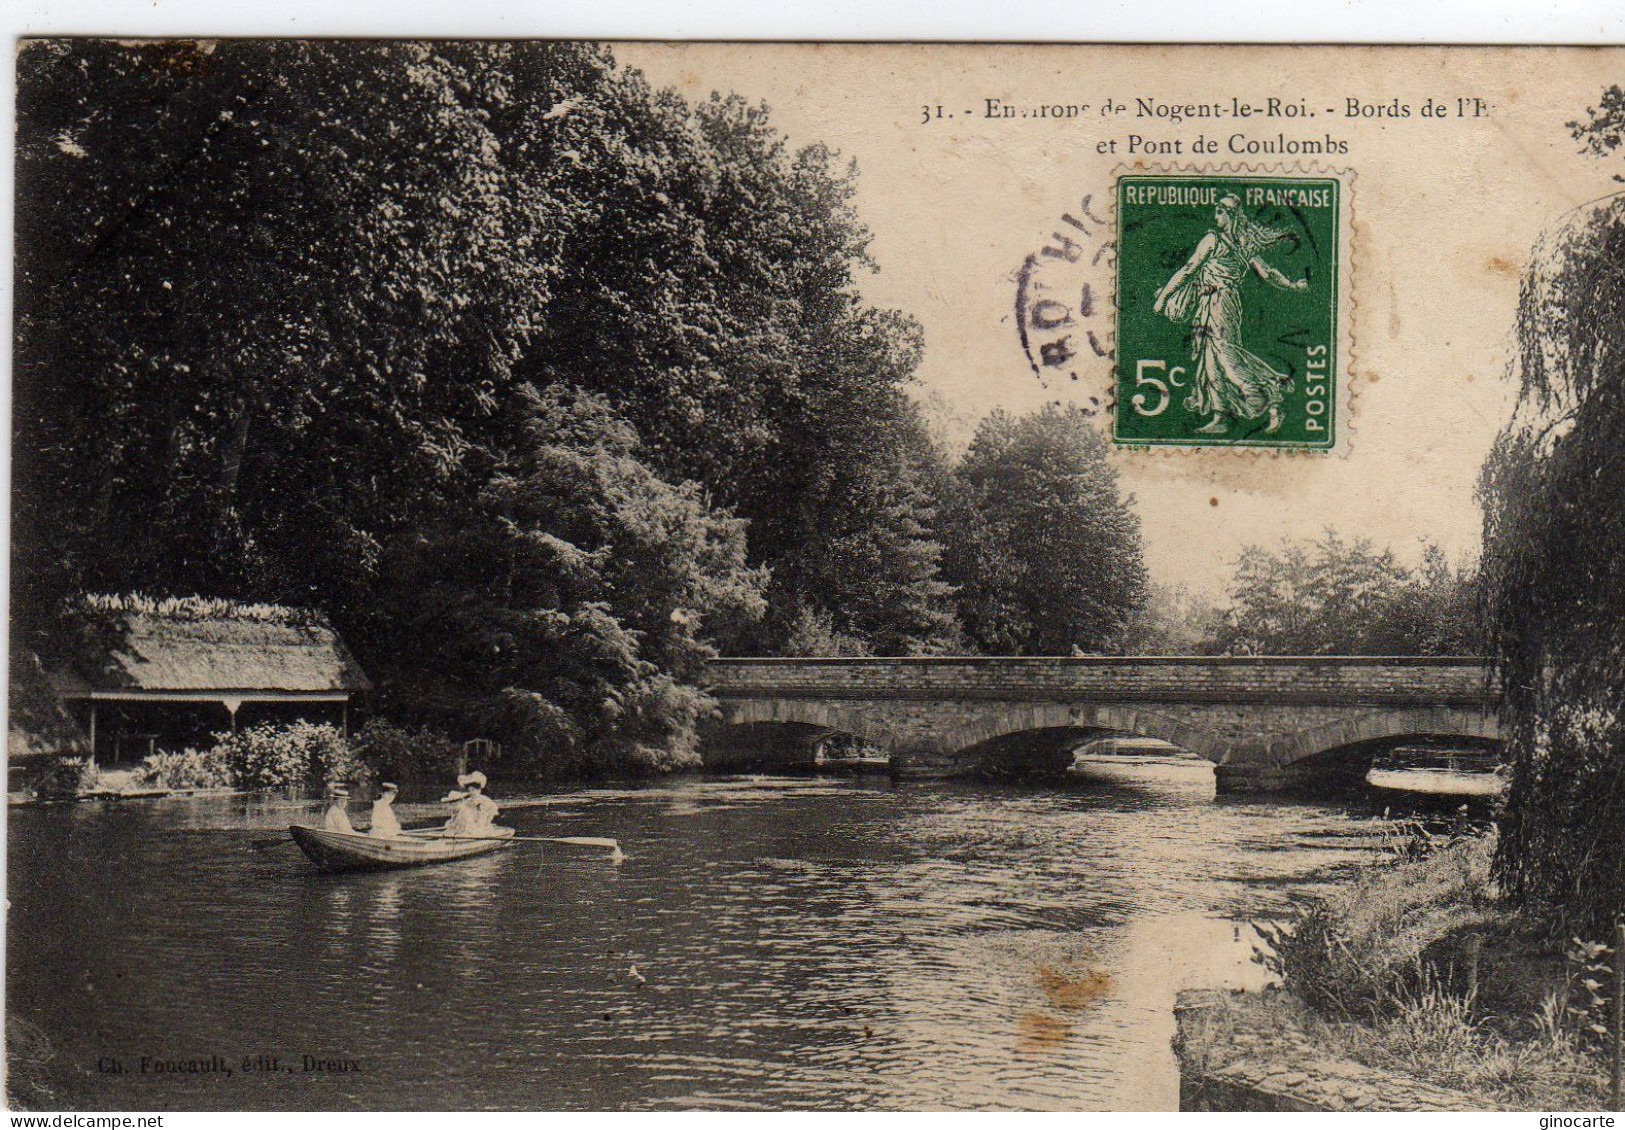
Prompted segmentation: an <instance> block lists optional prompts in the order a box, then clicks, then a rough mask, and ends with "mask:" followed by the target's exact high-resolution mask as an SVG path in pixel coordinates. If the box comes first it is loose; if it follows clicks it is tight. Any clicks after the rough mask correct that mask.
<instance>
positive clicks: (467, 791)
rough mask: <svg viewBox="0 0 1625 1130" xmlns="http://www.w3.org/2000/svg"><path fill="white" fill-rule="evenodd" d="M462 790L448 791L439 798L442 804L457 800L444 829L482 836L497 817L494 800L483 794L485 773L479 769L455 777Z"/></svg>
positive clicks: (452, 833)
mask: <svg viewBox="0 0 1625 1130" xmlns="http://www.w3.org/2000/svg"><path fill="white" fill-rule="evenodd" d="M457 784H458V785H459V786H461V788H462V790H463V791H462V792H456V791H453V792H449V793H447V794H446V795H445V796H443V797H441V798H440V801H441V803H442V804H446V803H449V802H451V801H456V802H457V809H456V811H455V812H453V813H452V814H451V819H450V820H447V821H446V831H447V832H448V833H449V834H451V835H454V836H483V835H486V834H488V833H489V832H490V830H491V824H492V822H493V821H494V820H496V818H497V812H498V811H499V809H498V808H497V804H496V801H494V800H492V799H491V798H490V797H488V796H486V795H485V774H484V773H481V772H480V771H479V770H477V769H476V770H475V771H474V772H472V773H464V774H463V775H462V776H460V777H458V778H457Z"/></svg>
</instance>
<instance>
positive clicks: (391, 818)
mask: <svg viewBox="0 0 1625 1130" xmlns="http://www.w3.org/2000/svg"><path fill="white" fill-rule="evenodd" d="M378 789H379V793H378V799H377V800H375V801H373V802H372V827H371V829H369V830H368V833H367V834H368V835H372V836H378V837H379V838H380V839H385V840H393V839H394V838H395V837H396V836H398V835H400V834H401V822H400V821H399V820H397V819H396V818H395V797H396V795H397V794H398V793H399V792H400V789H399V788H398V787H396V786H395V785H394V784H392V783H390V782H389V781H385V782H384V783H383V784H381V785H379V786H378Z"/></svg>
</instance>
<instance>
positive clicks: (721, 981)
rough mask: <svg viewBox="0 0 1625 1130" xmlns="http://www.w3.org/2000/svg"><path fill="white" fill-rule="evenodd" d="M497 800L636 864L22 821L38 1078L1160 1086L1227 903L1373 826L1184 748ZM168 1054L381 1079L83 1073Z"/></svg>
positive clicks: (214, 807) (1345, 858) (1018, 1102)
mask: <svg viewBox="0 0 1625 1130" xmlns="http://www.w3.org/2000/svg"><path fill="white" fill-rule="evenodd" d="M499 799H500V801H501V803H502V804H503V807H504V811H505V816H504V819H505V821H507V822H510V823H512V824H514V825H515V826H516V827H518V828H519V829H520V830H521V832H522V833H530V834H545V835H613V836H616V837H618V838H619V839H620V840H621V841H622V843H623V844H624V845H625V847H626V850H627V853H628V858H627V859H626V861H625V863H624V864H622V865H621V866H620V867H613V866H611V865H610V864H609V863H608V862H607V860H606V859H605V858H604V855H603V853H602V852H599V851H594V850H592V849H581V848H573V847H567V846H563V845H551V844H550V845H537V844H525V845H519V844H516V845H514V846H512V847H510V848H508V849H505V850H503V851H500V852H497V853H494V854H491V855H485V856H480V857H477V858H474V859H470V860H466V861H463V862H460V863H457V864H452V865H447V866H444V867H437V868H425V869H422V870H416V871H408V872H394V873H384V874H364V875H337V876H335V875H325V874H322V873H319V872H316V871H315V870H313V869H312V868H310V867H309V866H308V865H307V864H306V862H305V861H304V859H303V857H301V856H299V855H298V853H297V852H296V851H294V850H292V849H291V848H283V847H280V846H272V847H264V848H262V847H259V846H256V844H257V843H259V842H261V841H266V840H267V839H271V840H273V841H274V840H275V839H276V837H272V836H268V831H267V830H275V829H277V828H279V827H280V826H281V825H284V824H286V823H288V822H290V821H291V820H293V819H297V818H299V816H300V814H301V813H302V812H304V811H307V810H308V809H309V805H308V802H304V801H301V800H299V799H297V798H281V799H277V798H272V799H244V798H214V799H207V800H198V801H193V802H186V803H170V804H164V803H162V802H140V803H136V804H127V805H117V806H107V807H102V806H74V807H63V808H40V809H19V810H16V811H14V812H13V813H12V819H11V832H10V835H11V846H12V853H11V869H10V875H11V877H10V895H11V898H12V901H13V908H12V913H11V916H10V919H9V927H8V928H9V931H10V933H9V936H8V942H9V958H10V960H9V961H8V967H7V972H8V990H9V1006H10V1008H11V1009H12V1011H13V1015H14V1016H15V1017H18V1018H21V1019H25V1020H27V1021H28V1022H31V1023H33V1024H35V1025H37V1026H38V1028H39V1030H40V1032H42V1033H43V1034H44V1037H45V1038H46V1039H47V1040H48V1041H49V1043H50V1045H51V1048H52V1049H53V1051H54V1053H55V1054H54V1056H53V1058H51V1059H50V1060H49V1062H48V1063H46V1064H45V1065H44V1066H42V1067H38V1068H33V1067H31V1068H29V1069H28V1070H29V1072H30V1073H31V1074H30V1075H29V1079H28V1080H26V1081H29V1082H32V1083H37V1084H38V1085H39V1086H42V1087H45V1088H48V1089H49V1091H50V1093H51V1094H52V1095H54V1096H55V1098H56V1101H57V1103H58V1104H59V1105H61V1106H80V1107H103V1108H106V1107H116V1108H128V1107H134V1106H142V1107H148V1108H155V1109H162V1108H176V1107H201V1108H211V1107H248V1108H328V1107H333V1106H336V1105H355V1106H360V1107H391V1106H407V1107H422V1108H448V1107H462V1106H469V1107H475V1108H527V1107H532V1108H534V1107H541V1108H566V1109H567V1108H613V1109H656V1108H668V1109H669V1108H695V1107H699V1108H715V1109H736V1108H812V1107H824V1108H836V1109H839V1108H853V1107H860V1108H927V1109H972V1108H987V1109H1073V1110H1076V1109H1091V1108H1094V1109H1100V1108H1118V1109H1128V1108H1145V1109H1171V1108H1172V1107H1173V1106H1174V1105H1175V1103H1176V1101H1177V1094H1176V1080H1175V1078H1174V1073H1173V1065H1172V1060H1171V1053H1170V1052H1169V1047H1168V1042H1169V1039H1170V1037H1171V1035H1172V1015H1171V1006H1172V1003H1173V993H1174V991H1175V989H1176V988H1177V987H1178V986H1180V985H1187V984H1225V983H1229V984H1236V985H1238V986H1239V985H1240V984H1244V983H1246V982H1247V980H1248V979H1249V978H1252V979H1256V978H1257V977H1259V976H1261V971H1260V970H1259V969H1258V967H1257V966H1255V965H1252V964H1251V963H1250V962H1249V960H1248V957H1249V954H1250V940H1251V939H1250V937H1249V936H1248V934H1247V932H1246V929H1245V928H1244V927H1239V926H1237V925H1236V924H1235V923H1234V922H1232V921H1230V919H1232V918H1245V917H1247V916H1249V915H1261V914H1268V913H1271V912H1273V911H1275V910H1277V909H1279V907H1280V906H1281V905H1282V902H1283V900H1284V899H1285V898H1286V897H1287V891H1288V889H1290V888H1294V887H1304V886H1314V885H1315V884H1318V883H1324V882H1327V881H1329V880H1331V879H1333V878H1335V877H1336V876H1337V875H1339V874H1341V873H1342V872H1344V871H1345V870H1346V869H1347V868H1348V867H1349V866H1350V865H1351V864H1352V863H1353V862H1354V861H1356V860H1358V859H1359V858H1361V856H1362V854H1363V853H1364V852H1367V851H1369V850H1371V846H1372V844H1373V843H1374V842H1375V837H1374V832H1375V830H1376V825H1375V823H1374V819H1375V818H1374V817H1373V816H1372V815H1371V814H1370V813H1369V812H1363V811H1345V810H1343V809H1341V808H1338V807H1335V806H1324V805H1279V804H1254V803H1247V802H1243V803H1235V802H1228V803H1223V804H1219V803H1215V802H1214V800H1213V795H1212V782H1211V772H1210V771H1208V770H1205V769H1204V768H1203V767H1199V766H1194V767H1193V766H1187V765H1164V766H1137V767H1135V766H1108V767H1105V768H1102V769H1099V770H1098V771H1097V770H1093V769H1092V770H1091V776H1090V779H1086V780H1084V779H1080V780H1076V781H1073V782H1070V783H1068V784H1066V785H1065V786H1063V787H1059V788H1050V789H1022V788H1014V787H1002V786H980V785H959V784H956V785H941V786H936V785H910V786H893V785H890V784H888V783H886V782H885V781H881V780H876V779H874V778H868V777H848V778H840V779H819V778H796V779H789V778H770V777H761V778H733V779H723V780H686V781H678V782H671V783H667V784H663V785H660V786H657V787H646V788H626V789H620V788H595V789H583V790H572V791H560V792H556V793H549V794H540V795H537V796H533V797H524V798H507V797H503V798H499ZM1349 845H1352V847H1351V846H1349ZM182 1049H201V1050H202V1051H204V1052H218V1053H219V1054H221V1055H225V1056H227V1057H228V1058H233V1060H234V1061H240V1060H241V1059H242V1057H244V1056H251V1055H256V1054H260V1055H278V1056H280V1057H281V1062H282V1063H295V1064H297V1063H300V1062H302V1059H301V1057H302V1056H304V1055H306V1054H311V1055H317V1056H333V1057H349V1058H356V1059H359V1060H360V1061H361V1064H362V1067H363V1070H362V1071H360V1072H358V1073H349V1074H325V1073H304V1072H302V1071H295V1072H292V1073H287V1072H284V1073H281V1074H279V1075H277V1076H275V1077H272V1076H270V1075H265V1074H255V1073H249V1074H244V1073H242V1072H238V1073H237V1074H235V1075H234V1076H232V1077H231V1078H218V1077H204V1076H189V1077H179V1078H176V1077H167V1078H161V1079H160V1078H154V1077H151V1076H141V1075H139V1074H126V1075H123V1076H113V1075H107V1074H101V1073H98V1072H97V1071H96V1070H95V1064H96V1062H97V1059H98V1057H100V1056H103V1055H107V1054H121V1055H126V1056H136V1055H139V1054H141V1052H142V1051H143V1050H147V1051H149V1052H151V1053H166V1054H177V1053H178V1052H179V1051H180V1050H182ZM448 1049H455V1051H454V1052H453V1051H448Z"/></svg>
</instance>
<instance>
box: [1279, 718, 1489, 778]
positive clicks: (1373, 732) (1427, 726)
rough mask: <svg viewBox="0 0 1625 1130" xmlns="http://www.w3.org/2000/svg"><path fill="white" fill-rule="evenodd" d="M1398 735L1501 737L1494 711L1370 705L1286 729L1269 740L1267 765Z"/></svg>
mask: <svg viewBox="0 0 1625 1130" xmlns="http://www.w3.org/2000/svg"><path fill="white" fill-rule="evenodd" d="M1402 738H1455V739H1462V740H1467V741H1473V742H1499V741H1500V740H1501V727H1500V721H1499V719H1498V718H1497V717H1496V715H1495V713H1494V712H1493V711H1487V710H1471V709H1464V708H1460V707H1411V708H1403V709H1397V710H1374V711H1371V712H1369V713H1366V714H1359V715H1356V716H1354V717H1352V718H1345V719H1340V720H1338V721H1336V722H1331V723H1328V724H1326V725H1322V726H1315V727H1312V728H1310V729H1307V730H1300V731H1298V732H1297V733H1294V734H1289V735H1287V736H1286V737H1283V738H1278V739H1276V740H1275V741H1273V742H1271V743H1270V744H1269V746H1268V747H1267V750H1266V761H1267V762H1268V764H1269V765H1271V766H1273V767H1275V768H1278V769H1284V768H1286V767H1288V766H1290V765H1297V764H1299V763H1302V762H1307V761H1310V760H1312V759H1315V758H1323V757H1332V756H1335V755H1337V754H1339V753H1345V752H1349V751H1352V750H1356V749H1358V747H1361V746H1370V745H1372V744H1375V743H1377V742H1382V741H1394V740H1396V739H1402Z"/></svg>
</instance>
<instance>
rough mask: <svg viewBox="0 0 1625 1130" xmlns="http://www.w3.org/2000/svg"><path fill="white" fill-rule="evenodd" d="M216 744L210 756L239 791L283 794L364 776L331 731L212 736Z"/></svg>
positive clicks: (285, 729) (303, 726) (260, 730)
mask: <svg viewBox="0 0 1625 1130" xmlns="http://www.w3.org/2000/svg"><path fill="white" fill-rule="evenodd" d="M215 739H216V743H217V744H216V746H215V750H214V752H215V753H216V754H218V755H219V756H220V757H221V758H222V759H223V760H224V762H225V764H226V765H227V766H228V767H229V769H230V772H231V780H232V783H233V784H235V785H237V786H238V787H240V788H248V789H256V788H284V787H287V786H289V785H303V784H311V783H314V782H318V781H326V780H349V779H352V778H356V777H360V776H365V775H366V767H365V766H364V765H363V764H362V763H361V761H360V760H359V759H358V758H357V757H356V755H355V753H354V751H352V750H351V748H350V745H349V743H348V742H347V741H345V738H344V735H343V734H342V733H341V732H340V731H339V730H338V728H337V727H335V726H327V725H318V724H316V723H314V722H295V723H293V724H292V725H289V726H276V725H270V724H267V725H263V726H254V727H251V728H248V729H244V730H238V731H237V732H236V733H234V734H216V735H215Z"/></svg>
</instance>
